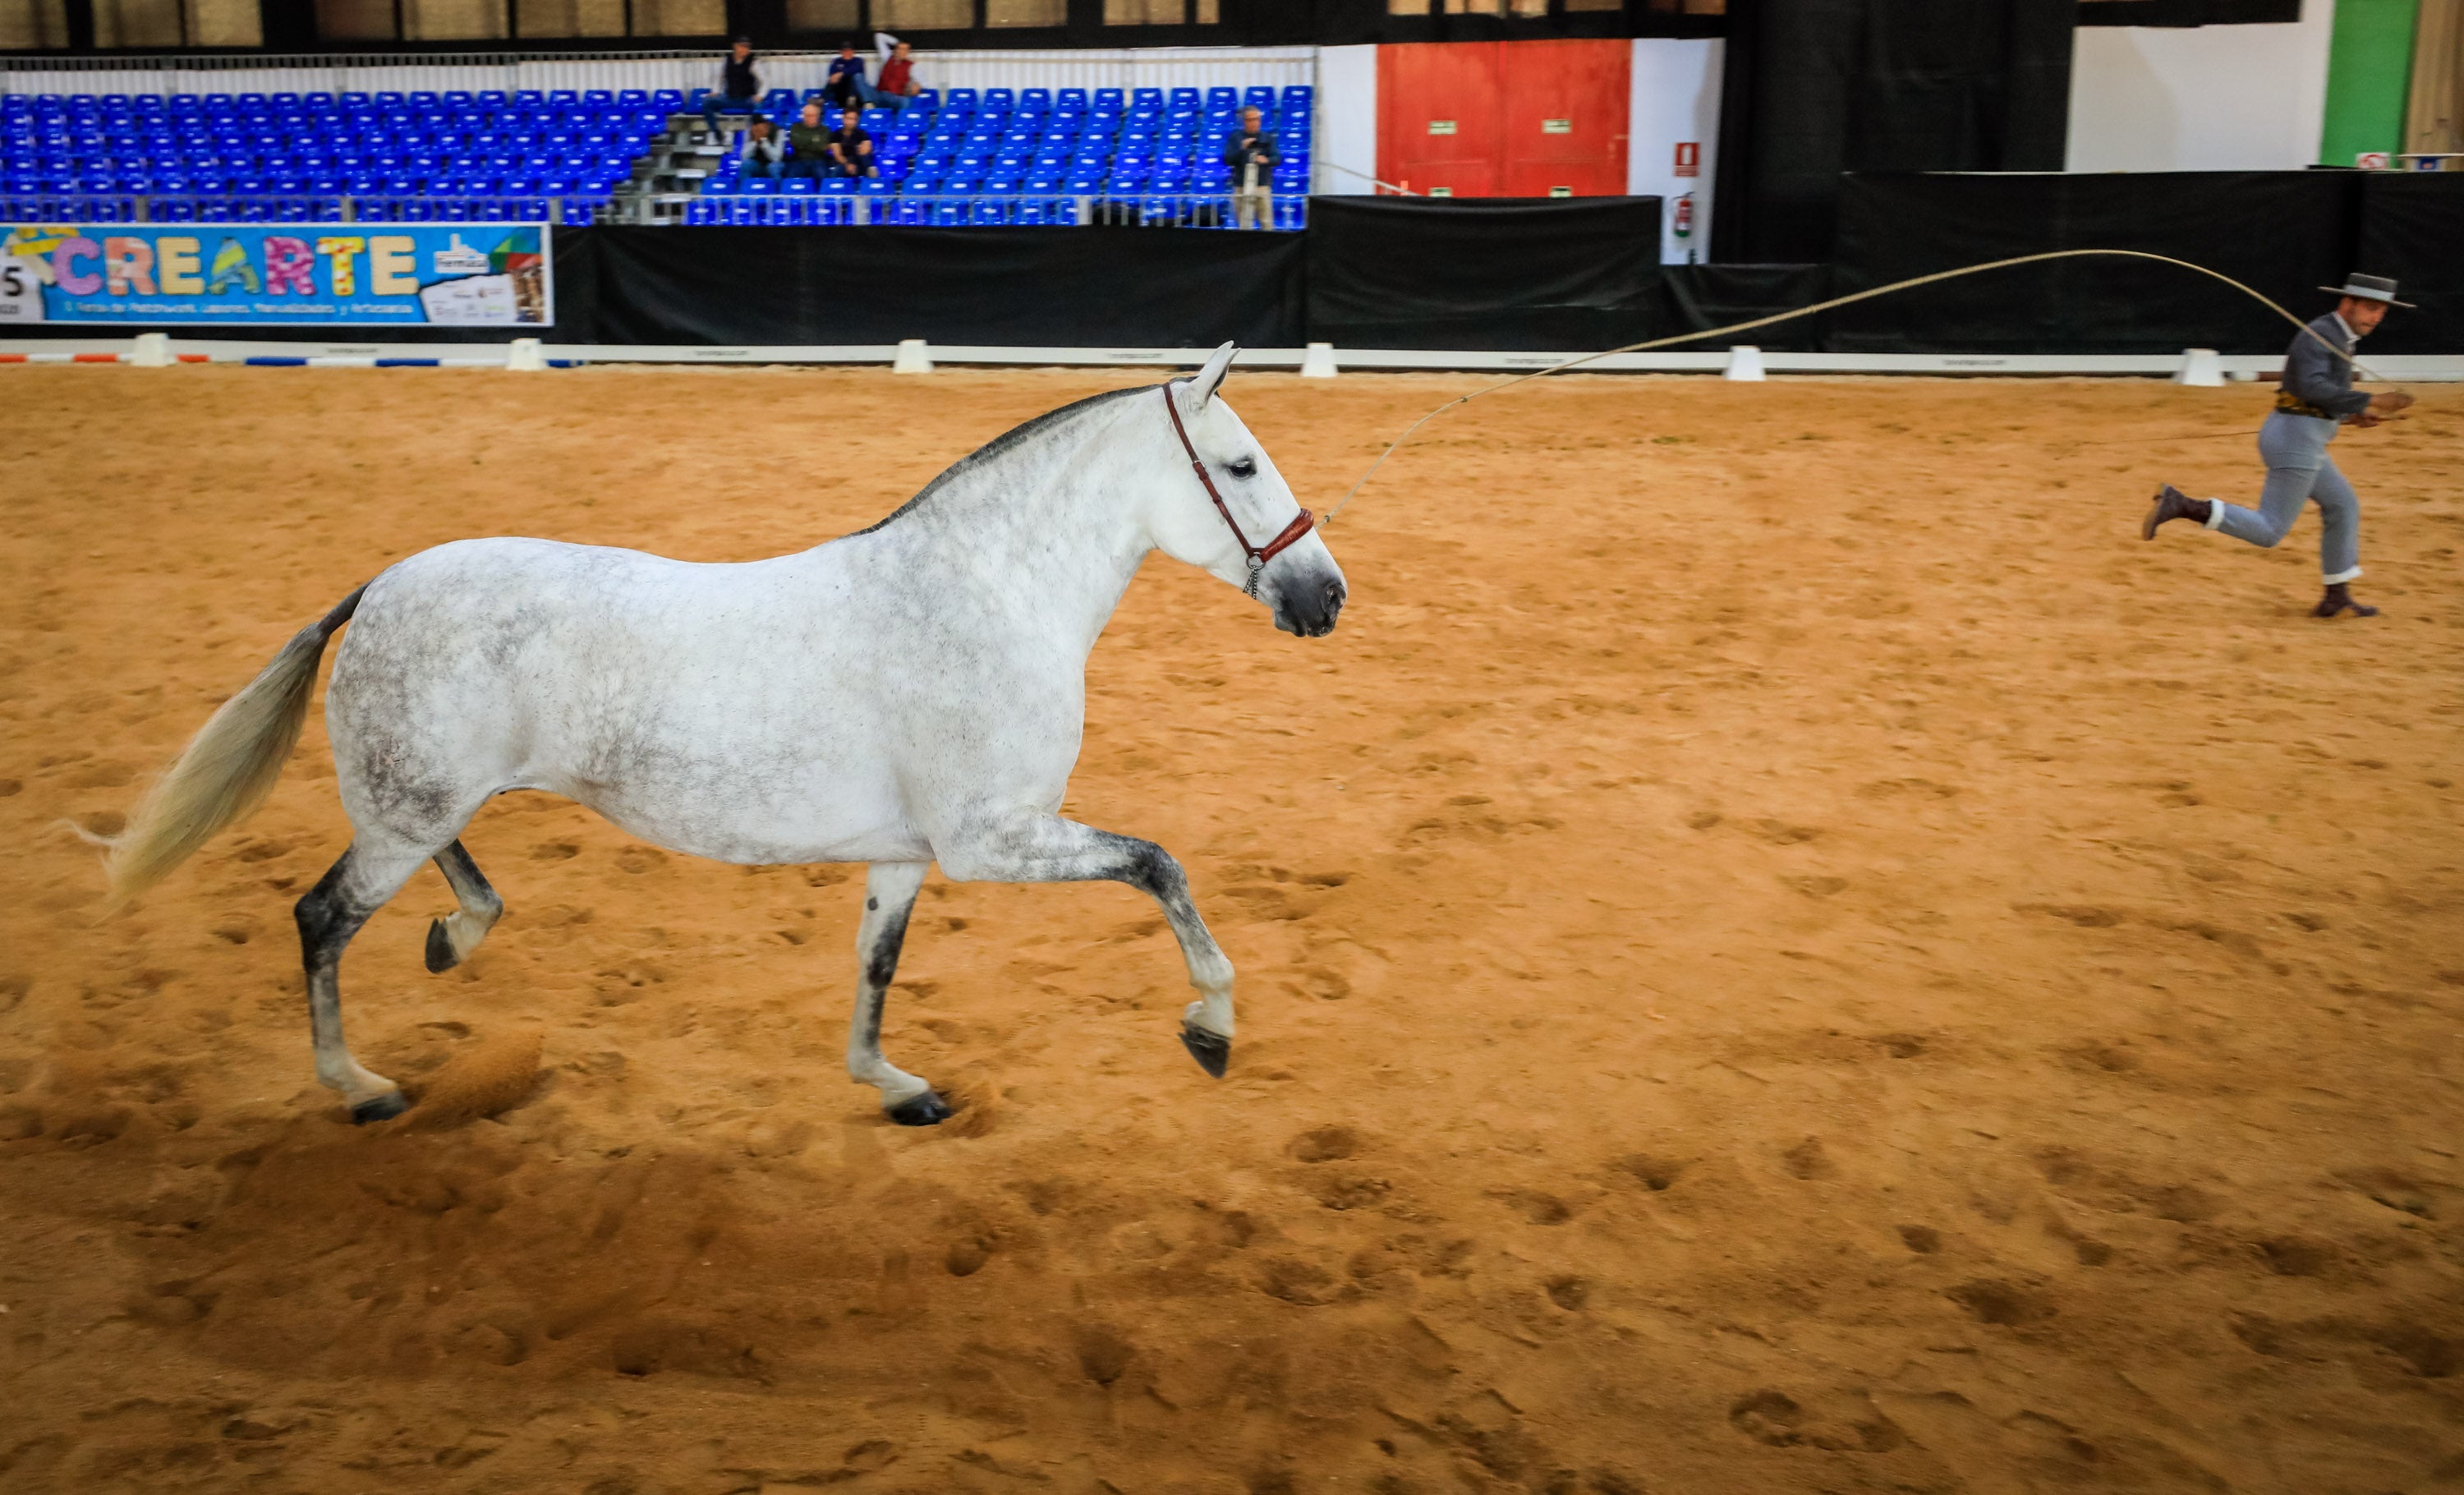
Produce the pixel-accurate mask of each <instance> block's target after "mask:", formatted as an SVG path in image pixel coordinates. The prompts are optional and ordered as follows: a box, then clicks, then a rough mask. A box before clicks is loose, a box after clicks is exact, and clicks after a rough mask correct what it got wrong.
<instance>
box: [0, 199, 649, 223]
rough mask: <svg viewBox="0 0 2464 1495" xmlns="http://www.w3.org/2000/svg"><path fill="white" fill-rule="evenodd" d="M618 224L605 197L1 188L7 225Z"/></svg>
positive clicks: (0, 209) (0, 212) (0, 210)
mask: <svg viewBox="0 0 2464 1495" xmlns="http://www.w3.org/2000/svg"><path fill="white" fill-rule="evenodd" d="M603 217H605V218H608V219H609V221H612V214H611V212H610V209H609V205H608V202H607V200H606V199H605V198H604V197H583V196H565V195H535V196H527V197H519V196H517V197H438V196H430V195H427V194H410V193H405V194H391V193H388V194H383V195H354V194H352V193H349V192H307V193H296V192H281V193H239V192H0V224H11V223H18V224H89V223H551V224H571V225H575V226H581V225H584V224H589V223H595V222H599V221H601V220H602V218H603Z"/></svg>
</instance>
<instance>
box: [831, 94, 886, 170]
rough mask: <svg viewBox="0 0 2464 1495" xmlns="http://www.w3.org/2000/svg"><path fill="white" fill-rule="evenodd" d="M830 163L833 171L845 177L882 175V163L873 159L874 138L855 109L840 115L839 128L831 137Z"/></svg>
mask: <svg viewBox="0 0 2464 1495" xmlns="http://www.w3.org/2000/svg"><path fill="white" fill-rule="evenodd" d="M830 161H831V163H832V166H831V169H832V170H834V171H837V172H838V173H840V174H841V175H844V176H851V177H877V176H879V175H881V163H879V162H877V161H875V160H873V159H872V136H871V134H870V133H869V132H868V131H867V130H866V129H865V127H864V125H863V124H862V123H861V122H859V117H858V115H857V114H856V111H855V110H853V109H847V110H843V111H841V112H840V114H839V127H838V129H837V130H835V131H833V132H832V133H831V135H830Z"/></svg>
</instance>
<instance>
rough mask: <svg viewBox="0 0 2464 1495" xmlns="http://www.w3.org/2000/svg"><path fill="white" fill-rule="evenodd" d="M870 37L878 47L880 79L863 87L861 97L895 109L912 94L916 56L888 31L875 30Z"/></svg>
mask: <svg viewBox="0 0 2464 1495" xmlns="http://www.w3.org/2000/svg"><path fill="white" fill-rule="evenodd" d="M872 39H873V41H874V42H875V43H876V44H878V45H879V46H880V48H881V81H880V82H879V83H878V84H876V85H875V86H873V87H871V88H869V89H867V90H865V95H864V101H865V102H866V103H869V104H879V105H881V106H882V107H883V108H885V109H895V108H897V107H898V106H899V105H900V104H902V103H904V102H906V101H907V100H908V99H913V98H914V97H915V57H914V55H913V52H912V51H911V50H910V49H909V47H908V45H907V43H905V42H903V41H900V40H899V39H898V38H897V37H895V36H892V35H891V34H890V33H888V32H875V33H873V36H872Z"/></svg>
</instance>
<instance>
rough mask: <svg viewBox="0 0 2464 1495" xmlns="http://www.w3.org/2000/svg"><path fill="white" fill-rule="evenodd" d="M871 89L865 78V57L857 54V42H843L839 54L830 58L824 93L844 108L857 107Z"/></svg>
mask: <svg viewBox="0 0 2464 1495" xmlns="http://www.w3.org/2000/svg"><path fill="white" fill-rule="evenodd" d="M871 91H872V89H871V85H870V84H869V83H867V82H866V81H865V80H864V59H863V58H862V57H859V56H857V55H855V43H854V42H851V41H849V42H841V43H840V44H839V55H837V56H835V57H832V58H831V59H830V76H829V77H828V79H827V80H826V81H825V82H824V83H823V84H822V93H823V95H824V96H825V97H826V98H827V99H829V101H830V102H832V103H834V104H836V105H838V106H839V107H840V108H842V109H857V108H862V107H863V105H864V98H865V95H867V94H868V93H870V92H871Z"/></svg>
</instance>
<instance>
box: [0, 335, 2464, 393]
mask: <svg viewBox="0 0 2464 1495" xmlns="http://www.w3.org/2000/svg"><path fill="white" fill-rule="evenodd" d="M1212 351H1213V350H1211V349H1208V348H1105V347H1025V348H1021V347H967V346H958V345H945V344H939V343H935V344H929V345H928V344H926V343H924V342H922V341H911V342H909V343H906V344H847V345H834V344H808V345H779V346H759V345H745V346H712V345H700V344H693V345H672V344H671V345H642V346H626V345H617V344H604V343H582V342H543V341H538V340H535V339H528V338H523V339H516V340H514V341H511V342H507V343H473V342H451V343H438V342H394V341H384V342H366V341H363V342H342V341H333V342H319V341H278V342H277V341H261V340H255V341H253V340H241V339H215V338H177V339H174V338H170V337H168V336H166V335H165V334H162V333H148V334H144V335H142V336H140V337H139V338H138V339H137V340H136V341H135V343H134V344H132V343H131V341H130V340H129V339H128V338H126V337H124V336H123V337H116V338H113V337H95V338H58V339H51V338H45V339H33V338H15V339H8V338H0V363H133V364H138V365H141V366H148V365H151V366H161V365H167V364H174V363H253V364H259V365H264V366H280V367H297V366H305V367H393V366H402V367H449V368H451V367H468V368H544V367H558V368H568V367H581V366H583V365H586V364H592V363H700V364H719V365H729V364H735V365H755V364H762V363H810V364H828V363H838V364H851V365H866V364H882V365H887V366H890V367H892V368H897V369H900V370H901V371H914V372H923V371H927V370H929V369H930V368H931V367H932V366H933V365H934V364H936V363H968V364H980V365H986V366H995V367H1089V368H1098V367H1112V368H1138V367H1146V368H1195V367H1197V366H1199V364H1201V363H1205V362H1206V360H1207V358H1208V357H1209V356H1210V354H1211V353H1212ZM1581 356H1582V355H1580V354H1578V353H1493V352H1483V351H1476V350H1458V351H1445V350H1430V349H1422V348H1335V347H1331V346H1330V345H1328V344H1325V343H1313V344H1311V345H1310V346H1309V347H1306V348H1244V349H1243V350H1242V352H1241V354H1240V356H1239V358H1238V359H1236V360H1235V363H1237V365H1238V366H1240V367H1242V368H1249V369H1292V370H1297V371H1299V372H1302V373H1304V374H1311V375H1332V374H1334V373H1336V372H1338V371H1339V370H1342V369H1352V370H1356V371H1362V372H1367V371H1372V370H1393V371H1397V372H1418V371H1429V372H1464V373H1525V372H1529V371H1532V370H1535V369H1540V368H1547V367H1550V366H1551V365H1554V364H1557V363H1564V362H1566V361H1567V360H1568V359H1572V358H1578V357H1581ZM2370 363H2371V367H2372V368H2373V369H2374V370H2376V371H2377V372H2379V373H2381V374H2384V375H2385V376H2387V378H2388V379H2390V380H2396V381H2401V382H2404V383H2407V384H2454V383H2464V355H2449V354H2383V355H2380V356H2379V357H2377V358H2374V359H2372V360H2371V361H2370ZM2283 367H2284V359H2283V356H2282V355H2281V354H2255V353H2254V354H2225V355H2221V356H2219V355H2216V354H2214V353H2211V352H2210V351H2208V350H2206V349H2197V348H2194V349H2187V350H2185V351H2184V352H2183V353H2181V354H2178V355H2161V354H2130V353H2110V354H2108V353H2047V354H2034V355H2029V354H2012V355H2007V356H2003V355H1991V356H1989V355H1979V354H1968V353H1940V354H1936V353H1779V352H1763V351H1760V350H1758V349H1755V348H1752V347H1749V346H1743V345H1740V346H1737V347H1732V348H1730V349H1728V350H1727V351H1725V352H1693V353H1676V352H1663V353H1617V354H1611V355H1609V356H1607V357H1604V358H1600V359H1596V360H1595V361H1593V362H1591V363H1586V364H1584V365H1583V371H1584V372H1587V373H1591V372H1597V373H1610V374H1699V375H1713V376H1720V377H1725V378H1730V379H1738V378H1747V379H1750V378H1752V377H1755V374H1754V372H1749V370H1751V371H1758V372H1761V373H1771V374H1813V375H1823V374H1832V375H1841V374H1881V375H1903V376H1910V377H1945V376H1949V377H1958V376H1969V377H1987V378H2059V377H2072V378H2124V379H2148V378H2170V379H2174V380H2176V381H2178V382H2183V383H2199V384H2205V383H2210V382H2213V383H2224V382H2227V381H2231V382H2234V383H2247V382H2251V381H2255V380H2258V379H2261V378H2263V377H2266V376H2268V375H2272V374H2277V373H2280V372H2281V371H2282V369H2283ZM2198 370H2205V371H2207V372H2209V373H2211V374H2212V375H2213V376H2214V377H2213V380H2212V381H2211V380H2210V379H2209V378H2206V377H2201V376H2200V375H2199V374H2198V373H2197V371H2198ZM2185 376H2189V377H2185Z"/></svg>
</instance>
